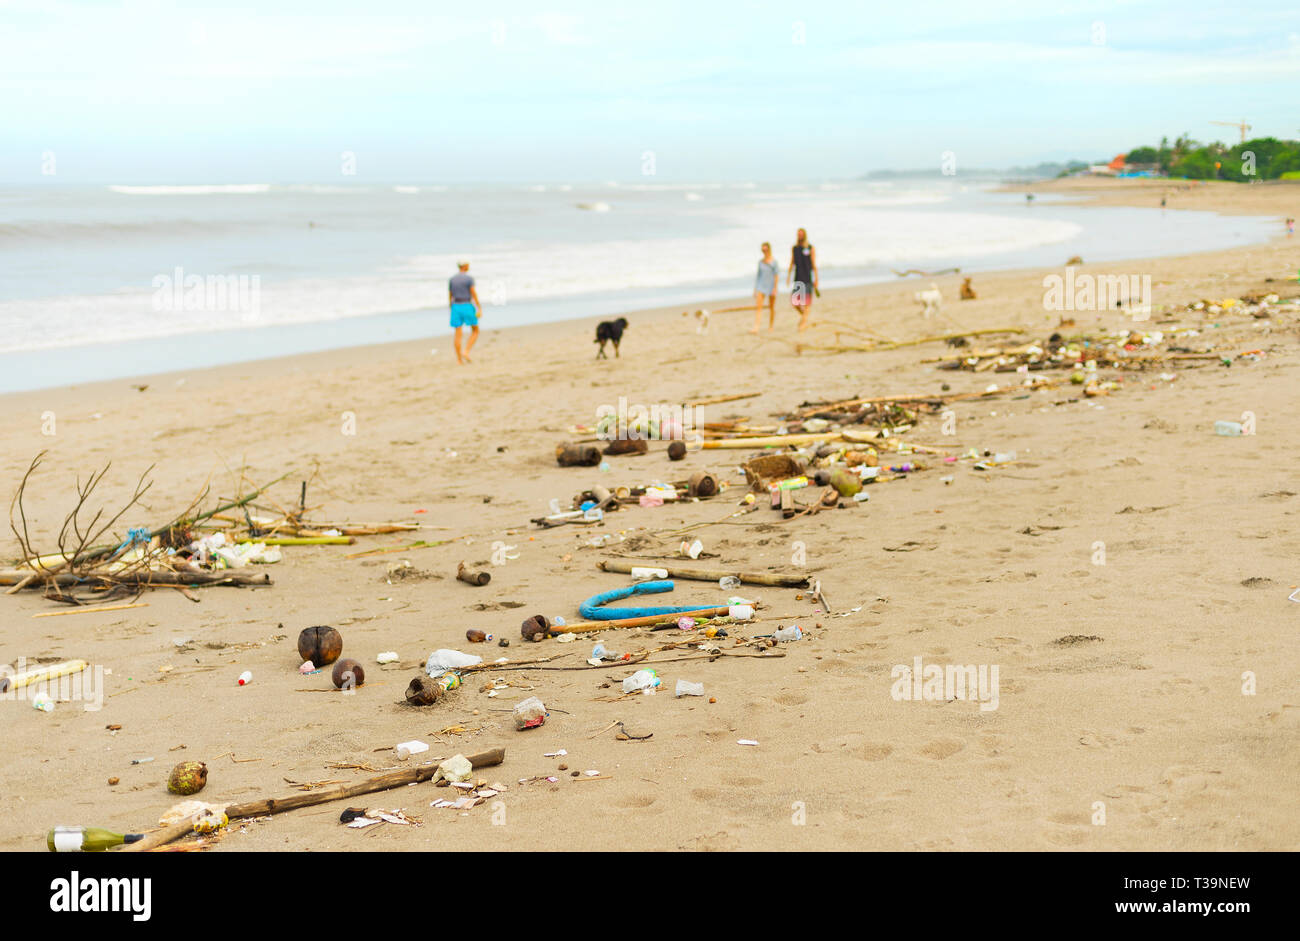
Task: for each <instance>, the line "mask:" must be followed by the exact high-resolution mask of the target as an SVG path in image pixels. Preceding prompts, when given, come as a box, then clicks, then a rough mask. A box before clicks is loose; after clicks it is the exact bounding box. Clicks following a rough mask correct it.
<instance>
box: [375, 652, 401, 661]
mask: <svg viewBox="0 0 1300 941" xmlns="http://www.w3.org/2000/svg"><path fill="white" fill-rule="evenodd" d="M399 659H400V658H399V657H398V656H397V651H396V650H385V651H384V652H383V653H381V654H378V655H376V657H375V662H376V663H396V662H397V661H398V660H399Z"/></svg>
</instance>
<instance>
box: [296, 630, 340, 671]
mask: <svg viewBox="0 0 1300 941" xmlns="http://www.w3.org/2000/svg"><path fill="white" fill-rule="evenodd" d="M342 653H343V635H342V634H340V633H339V632H338V631H336V630H335V629H334V628H332V627H304V628H303V630H302V633H301V634H299V635H298V656H300V657H302V658H303V659H304V660H310V661H311V662H312V663H314V664H316V666H318V667H323V666H327V665H328V664H331V663H333V662H334V661H335V660H337V659H338V658H339V656H340V655H341V654H342Z"/></svg>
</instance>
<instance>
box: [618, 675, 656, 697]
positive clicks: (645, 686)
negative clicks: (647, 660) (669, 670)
mask: <svg viewBox="0 0 1300 941" xmlns="http://www.w3.org/2000/svg"><path fill="white" fill-rule="evenodd" d="M659 683H660V679H659V674H658V673H656V672H655V671H654V670H637V671H636V672H635V673H633V674H632V675H631V676H629V677H628V678H627V679H625V680H624V681H623V692H625V693H635V692H636V691H637V690H642V691H645V692H648V691H650V690H652V689H654V688H655V687H656V686H658V685H659Z"/></svg>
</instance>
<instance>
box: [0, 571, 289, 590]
mask: <svg viewBox="0 0 1300 941" xmlns="http://www.w3.org/2000/svg"><path fill="white" fill-rule="evenodd" d="M27 575H28V573H27V572H24V571H22V570H21V569H9V570H6V571H0V585H9V584H14V583H17V582H20V581H22V580H23V579H24V578H26V577H27ZM87 579H89V580H92V581H93V580H95V579H103V580H104V581H107V582H117V583H118V584H120V585H189V586H196V585H269V584H271V576H270V575H269V574H268V573H266V572H242V571H232V570H219V571H216V572H150V571H146V572H122V573H120V574H117V575H113V574H100V573H94V572H92V573H91V574H90V575H88V576H85V577H82V576H80V575H73V574H72V573H71V572H63V573H61V574H58V575H52V576H50V577H48V578H46V579H44V580H43V582H42V584H55V585H81V584H84V583H85V582H86V581H87Z"/></svg>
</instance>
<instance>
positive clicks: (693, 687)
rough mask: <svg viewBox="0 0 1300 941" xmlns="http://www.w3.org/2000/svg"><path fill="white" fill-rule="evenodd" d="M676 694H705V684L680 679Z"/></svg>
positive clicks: (679, 695)
mask: <svg viewBox="0 0 1300 941" xmlns="http://www.w3.org/2000/svg"><path fill="white" fill-rule="evenodd" d="M676 694H677V696H678V698H680V697H682V696H703V695H704V684H703V683H691V682H689V681H687V680H678V681H677V690H676Z"/></svg>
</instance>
